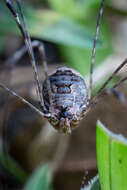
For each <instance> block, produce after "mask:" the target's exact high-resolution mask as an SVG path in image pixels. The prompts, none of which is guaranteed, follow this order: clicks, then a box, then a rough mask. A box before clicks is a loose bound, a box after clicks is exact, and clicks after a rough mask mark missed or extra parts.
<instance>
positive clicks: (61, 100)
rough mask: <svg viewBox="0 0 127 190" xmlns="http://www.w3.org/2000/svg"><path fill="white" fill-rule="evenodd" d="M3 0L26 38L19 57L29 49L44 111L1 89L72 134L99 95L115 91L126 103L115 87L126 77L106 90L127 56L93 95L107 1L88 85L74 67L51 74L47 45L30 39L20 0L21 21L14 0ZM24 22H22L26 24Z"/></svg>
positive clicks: (99, 16) (57, 70) (97, 33)
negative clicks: (40, 68)
mask: <svg viewBox="0 0 127 190" xmlns="http://www.w3.org/2000/svg"><path fill="white" fill-rule="evenodd" d="M4 1H5V3H6V5H7V7H8V8H9V10H10V11H11V13H12V15H13V17H14V19H15V21H16V24H17V26H18V28H19V30H20V32H21V34H22V37H23V39H24V42H25V46H24V47H23V48H22V49H21V50H20V52H18V53H19V54H20V56H19V58H20V57H21V56H22V55H23V54H24V53H25V52H26V51H28V54H29V58H30V62H31V65H32V67H33V72H34V78H35V82H36V92H37V95H38V98H39V101H40V104H41V111H40V110H39V109H38V108H36V107H35V106H33V105H32V104H31V103H30V102H28V101H27V100H25V99H24V98H22V97H21V96H20V95H18V94H16V93H15V92H14V91H12V90H11V89H9V88H8V87H6V86H5V85H4V84H2V83H0V87H1V88H3V89H4V90H6V91H8V92H9V93H11V94H12V95H14V96H16V97H17V98H19V99H20V100H21V101H22V102H23V103H25V104H27V105H28V106H29V107H31V109H33V110H34V111H36V112H37V113H38V114H40V115H41V116H42V117H45V118H47V119H48V120H49V122H50V123H51V124H52V126H53V127H54V128H55V129H57V130H58V131H60V132H61V131H62V132H63V133H69V134H70V133H71V131H72V129H74V128H75V127H76V125H78V123H79V121H80V120H81V119H82V118H83V117H85V115H86V114H88V113H89V111H90V110H91V109H92V107H93V105H94V104H96V103H98V101H99V100H100V97H102V96H103V95H105V94H107V93H112V94H113V95H114V96H115V97H117V98H119V100H120V101H121V102H122V103H123V104H126V105H127V101H126V99H125V98H124V96H123V95H121V93H120V92H118V91H117V90H116V88H117V87H118V86H119V85H120V84H121V83H123V82H124V81H126V80H127V77H124V78H123V79H121V80H120V81H118V82H117V83H116V84H114V85H113V86H112V87H111V88H109V89H108V90H107V89H106V87H107V84H108V83H109V82H110V81H111V80H112V79H113V78H114V77H115V75H116V74H117V73H118V72H119V71H120V70H121V68H122V67H124V65H126V64H127V59H125V60H124V61H123V62H122V63H121V64H120V65H119V66H118V67H117V68H116V70H115V71H114V72H113V73H112V75H111V76H110V77H109V78H108V79H107V80H106V81H105V83H104V84H103V85H102V87H101V88H100V89H99V90H98V92H97V93H96V95H95V96H94V97H91V94H92V87H93V69H94V63H95V53H96V43H97V39H98V35H99V29H100V24H101V18H102V14H103V10H104V4H105V0H102V2H101V5H100V10H99V15H98V18H97V25H96V32H95V37H94V42H93V50H92V56H91V67H90V77H89V86H88V88H87V86H86V83H85V80H84V79H83V77H82V76H81V75H80V74H79V73H78V72H76V71H75V70H73V69H71V68H67V67H62V68H59V69H56V71H54V73H52V74H51V75H48V67H47V62H46V55H45V48H44V45H43V43H42V42H40V41H33V42H31V38H30V35H29V32H28V28H27V24H26V20H25V16H24V13H23V9H22V5H21V2H20V0H16V4H17V7H18V8H19V13H20V16H21V19H22V20H20V18H19V16H18V13H17V12H16V9H15V6H14V4H13V1H11V0H4ZM21 23H23V25H22V24H21ZM33 47H37V48H38V50H39V53H40V57H41V59H42V60H43V71H44V76H45V81H44V82H43V84H41V83H40V80H39V77H38V71H37V67H36V60H35V57H34V52H33ZM13 61H14V62H15V61H17V60H15V56H14V60H13Z"/></svg>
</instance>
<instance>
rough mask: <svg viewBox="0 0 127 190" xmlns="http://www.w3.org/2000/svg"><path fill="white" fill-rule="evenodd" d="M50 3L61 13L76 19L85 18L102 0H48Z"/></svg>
mask: <svg viewBox="0 0 127 190" xmlns="http://www.w3.org/2000/svg"><path fill="white" fill-rule="evenodd" d="M48 3H49V5H50V6H51V7H52V8H53V9H54V10H55V11H57V12H58V13H60V14H61V15H64V16H67V17H70V18H72V19H76V20H83V18H84V17H86V16H87V15H88V14H89V13H90V12H92V11H93V9H95V8H96V7H97V6H98V5H100V3H101V0H99V1H96V0H80V1H75V0H64V1H63V0H48Z"/></svg>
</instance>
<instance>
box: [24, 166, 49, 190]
mask: <svg viewBox="0 0 127 190" xmlns="http://www.w3.org/2000/svg"><path fill="white" fill-rule="evenodd" d="M41 189H42V190H43V189H44V190H52V188H51V168H50V167H49V165H48V164H43V165H42V166H40V167H39V168H38V169H37V171H35V172H34V173H33V175H32V176H31V177H30V178H29V179H28V181H27V183H26V185H25V187H24V190H41Z"/></svg>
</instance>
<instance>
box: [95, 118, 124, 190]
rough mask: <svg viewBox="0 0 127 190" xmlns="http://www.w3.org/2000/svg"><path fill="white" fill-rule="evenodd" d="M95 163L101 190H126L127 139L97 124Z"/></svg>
mask: <svg viewBox="0 0 127 190" xmlns="http://www.w3.org/2000/svg"><path fill="white" fill-rule="evenodd" d="M97 162H98V171H99V180H100V184H101V190H126V189H127V139H126V138H124V137H123V136H122V135H118V134H114V133H112V132H111V131H110V130H108V129H107V128H106V127H105V126H104V125H102V124H101V123H100V122H98V123H97Z"/></svg>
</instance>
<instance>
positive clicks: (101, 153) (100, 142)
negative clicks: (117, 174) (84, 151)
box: [96, 121, 110, 190]
mask: <svg viewBox="0 0 127 190" xmlns="http://www.w3.org/2000/svg"><path fill="white" fill-rule="evenodd" d="M96 133H97V137H96V138H97V139H96V147H97V163H98V171H99V179H100V184H101V190H110V159H109V158H110V137H109V136H108V134H107V133H105V130H104V126H103V125H102V124H101V123H100V122H99V121H98V122H97V132H96Z"/></svg>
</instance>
